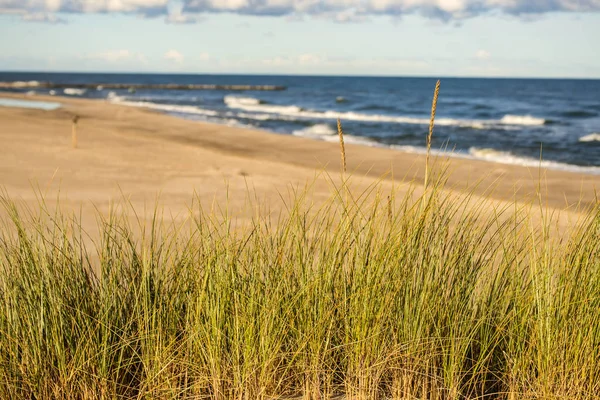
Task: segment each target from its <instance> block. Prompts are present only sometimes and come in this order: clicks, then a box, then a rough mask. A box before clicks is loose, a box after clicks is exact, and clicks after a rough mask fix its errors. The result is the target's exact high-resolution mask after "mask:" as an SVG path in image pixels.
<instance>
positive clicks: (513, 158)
mask: <svg viewBox="0 0 600 400" xmlns="http://www.w3.org/2000/svg"><path fill="white" fill-rule="evenodd" d="M469 155H470V156H471V157H472V158H474V159H478V160H485V161H492V162H496V163H500V164H510V165H519V166H523V167H534V168H538V167H541V168H548V169H557V170H563V171H571V172H582V173H591V174H600V167H584V166H580V165H573V164H566V163H561V162H558V161H549V160H543V159H542V160H539V159H536V158H533V157H525V156H518V155H515V154H513V153H511V152H508V151H502V150H496V149H489V148H477V147H471V148H470V149H469Z"/></svg>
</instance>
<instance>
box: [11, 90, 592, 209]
mask: <svg viewBox="0 0 600 400" xmlns="http://www.w3.org/2000/svg"><path fill="white" fill-rule="evenodd" d="M0 97H4V98H13V99H27V100H38V101H39V100H42V101H53V102H57V101H58V102H60V103H61V105H62V107H61V108H59V109H57V110H53V111H42V110H35V109H22V108H8V107H0V116H1V121H2V122H0V125H1V126H0V128H1V129H0V130H1V131H2V133H0V135H2V136H3V141H4V143H7V149H6V150H5V151H7V153H10V154H12V155H13V157H15V158H19V159H21V161H27V162H29V161H30V160H33V161H34V162H33V163H31V164H32V165H30V166H29V168H25V170H24V171H14V166H13V168H11V164H10V163H6V162H5V163H2V164H0V177H1V178H2V181H1V182H2V184H3V186H5V187H6V186H8V188H9V192H10V187H11V186H17V187H18V186H21V189H22V184H21V185H18V184H17V182H15V180H19V179H21V180H27V179H40V178H42V177H40V176H36V173H35V172H34V171H33V170H38V171H40V170H48V169H52V170H54V168H52V167H53V166H56V167H58V168H59V170H60V168H61V167H60V166H59V164H60V163H59V162H57V161H58V160H57V158H65V159H70V160H71V161H72V162H73V163H74V164H73V165H76V164H77V163H80V164H82V165H85V164H86V161H85V159H81V157H80V156H81V155H83V154H82V153H84V152H88V153H89V151H88V150H90V145H91V144H94V145H98V146H99V147H102V152H107V154H111V153H113V149H111V148H110V143H108V142H107V136H111V137H112V140H113V143H114V145H115V148H116V147H121V150H122V146H123V145H124V144H127V145H131V143H133V142H135V143H137V144H136V145H133V147H135V148H136V149H137V150H138V152H139V153H140V154H137V157H140V158H141V159H149V158H150V159H151V158H152V157H153V154H152V152H153V150H150V152H148V151H147V150H144V149H143V147H154V146H157V147H158V148H166V147H169V148H170V151H172V152H173V153H172V154H169V157H167V159H168V162H171V163H172V162H174V160H177V159H178V156H177V152H178V151H181V152H182V154H184V153H185V155H184V156H182V157H184V158H185V157H190V153H194V154H195V155H196V156H199V154H198V153H199V152H200V153H202V157H201V158H203V160H202V162H199V163H197V164H194V163H191V164H190V165H189V168H188V169H187V170H186V169H185V168H184V169H183V170H182V169H181V168H166V170H163V171H161V174H162V175H163V176H162V179H160V182H162V184H163V185H162V186H161V187H160V189H161V190H163V193H165V192H164V190H166V189H165V186H166V187H168V186H169V185H168V180H169V178H168V177H166V175H170V176H171V178H180V177H181V176H182V175H185V172H186V171H187V172H189V173H190V174H192V175H198V174H200V175H202V174H204V175H206V174H207V173H208V172H210V173H208V175H211V174H212V175H213V176H211V179H209V181H211V182H212V184H215V182H216V181H217V180H219V179H216V178H217V177H218V176H219V175H221V174H222V172H223V171H220V172H219V169H220V168H219V166H221V167H222V169H223V170H225V171H230V172H231V171H233V175H235V174H236V172H235V171H237V174H238V175H239V177H242V178H244V179H246V178H247V177H251V180H252V181H253V183H256V182H259V183H260V184H259V186H261V187H267V186H276V187H279V188H281V187H282V185H283V186H284V187H285V186H286V185H287V183H289V182H296V183H299V182H302V183H306V182H307V181H308V180H309V179H310V178H311V177H314V176H315V170H317V171H321V170H322V171H324V172H326V173H329V174H337V173H338V172H339V144H338V143H331V142H327V141H323V140H314V139H308V138H303V137H297V136H293V135H284V134H277V133H272V132H268V131H263V130H257V129H249V128H239V127H229V126H225V125H218V124H214V123H209V122H201V121H192V120H187V119H184V118H180V117H176V116H172V115H168V114H165V113H163V112H160V111H157V110H152V109H148V108H143V107H131V106H126V105H119V104H118V103H117V104H115V103H111V102H107V101H106V100H93V99H77V98H71V97H63V96H43V95H35V96H29V95H25V94H13V93H0ZM74 114H77V115H79V116H80V117H81V120H80V123H79V127H78V129H79V130H80V136H81V137H80V145H81V149H78V150H81V151H67V150H71V149H70V146H69V143H70V141H69V140H70V130H71V116H72V115H74ZM343 122H344V121H343V120H342V124H343ZM49 127H52V132H54V133H55V135H54V136H51V137H46V138H43V134H41V133H40V132H39V131H40V130H42V129H44V128H49ZM15 128H18V131H19V132H20V134H19V133H17V132H14V130H15ZM23 133H26V136H28V137H31V138H32V139H36V138H37V139H44V140H46V141H47V142H48V143H51V144H52V148H53V149H52V150H51V151H44V154H45V155H47V156H48V157H47V158H43V159H38V158H39V157H37V156H36V152H35V151H33V150H35V148H30V149H24V148H23V146H22V144H21V145H20V144H19V143H18V138H19V136H22V135H23ZM434 135H435V132H434ZM59 136H64V138H65V140H64V141H63V143H61V144H60V145H59V144H58V137H59ZM51 139H54V140H51ZM67 139H69V140H67ZM61 140H62V139H61ZM42 141H43V140H42ZM150 142H152V143H153V144H152V145H150V144H149V143H150ZM98 146H97V147H98ZM38 150H40V149H38ZM46 150H48V149H46ZM102 152H100V153H98V154H97V155H96V156H95V157H94V159H96V160H97V161H100V164H101V160H100V159H99V158H100V156H101V153H102ZM346 152H347V159H348V171H349V173H351V174H352V175H353V176H356V177H359V178H363V177H366V178H370V179H382V178H383V179H385V180H386V181H388V182H389V181H390V178H392V177H393V178H394V181H396V182H398V181H404V182H407V181H413V182H415V183H417V184H420V182H422V181H423V178H424V164H425V155H424V154H418V153H411V152H402V150H398V149H389V148H384V147H370V146H364V145H355V144H352V143H348V144H347V146H346ZM75 153H79V154H75ZM67 154H68V156H67ZM112 155H113V156H114V155H116V154H112ZM122 155H123V156H125V157H127V156H130V157H132V159H136V158H137V157H136V154H134V153H127V152H126V153H123V154H122ZM74 158H76V160H75V159H74ZM192 158H193V157H192ZM9 159H10V157H9ZM433 160H437V161H436V162H437V163H438V166H439V165H440V162H442V161H444V160H448V162H449V164H448V165H449V167H448V168H449V175H448V177H447V178H448V179H447V180H448V182H447V186H446V187H447V188H449V189H451V190H456V191H459V192H464V191H465V189H469V190H473V193H474V194H476V195H480V196H486V197H490V198H493V199H496V200H499V201H512V200H517V201H519V202H531V201H532V200H535V199H536V198H537V196H538V195H537V192H538V191H539V189H540V188H542V192H543V193H544V195H543V199H544V204H547V205H548V206H550V207H552V208H557V209H565V208H571V207H575V206H579V207H587V206H590V205H593V204H594V203H595V202H596V200H597V199H596V197H595V193H594V189H596V190H598V189H600V176H599V175H592V174H585V173H579V172H571V171H561V170H553V169H547V168H545V167H542V168H541V169H540V168H533V167H524V166H518V165H511V164H501V163H495V162H493V161H482V160H478V159H469V158H466V157H465V158H463V157H456V156H455V157H446V155H445V154H444V155H440V154H434V157H433ZM13 161H14V160H13ZM120 161H132V160H123V159H121V160H120ZM156 161H157V162H158V161H160V157H159V158H157V159H156ZM163 161H167V160H163ZM124 164H127V162H125V163H124ZM242 164H243V165H242ZM259 164H262V165H259ZM88 167H90V168H91V167H92V166H91V165H89V166H88ZM123 167H124V168H125V170H126V168H127V167H126V165H123ZM136 167H137V168H140V171H139V172H140V173H141V174H142V175H143V170H144V167H143V166H140V165H139V164H136ZM207 168H208V169H209V171H208V172H207ZM211 168H212V170H211ZM11 169H12V171H11ZM105 172H106V171H95V172H94V171H90V174H91V175H93V174H97V175H98V177H100V178H103V179H106V180H105V185H106V184H109V182H110V179H109V178H108V177H106V176H105V175H106V174H105ZM24 173H25V176H23V175H24ZM146 173H147V174H152V173H153V172H152V171H151V168H146ZM286 174H287V175H286ZM41 175H44V176H46V175H48V173H47V171H46V172H44V173H42V174H41ZM129 175H130V174H127V173H123V174H122V175H121V177H122V178H123V179H125V180H127V179H128V178H130V176H129ZM230 175H231V174H230ZM386 176H387V177H386ZM9 178H10V179H9ZM23 178H26V179H23ZM72 178H73V177H71V179H72ZM113 178H115V177H113ZM116 178H117V179H113V181H112V183H110V184H114V183H115V182H120V178H119V177H116ZM257 178H258V179H257ZM287 178H289V179H287ZM150 180H151V179H150ZM6 183H8V185H7V184H6ZM189 183H190V186H188V188H187V189H188V192H189V193H191V192H192V190H195V189H196V187H195V186H194V184H193V179H192V180H191V181H190V182H189ZM78 184H82V185H83V186H87V185H89V182H82V181H81V179H73V188H75V187H77V185H78ZM184 186H185V185H183V186H179V185H177V191H181V190H183V187H184ZM146 189H147V188H146ZM156 189H159V188H158V187H157V188H156ZM169 190H173V189H169ZM146 191H147V190H146ZM18 192H22V190H18Z"/></svg>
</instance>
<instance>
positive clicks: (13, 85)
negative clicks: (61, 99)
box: [0, 81, 286, 91]
mask: <svg viewBox="0 0 600 400" xmlns="http://www.w3.org/2000/svg"><path fill="white" fill-rule="evenodd" d="M21 88H45V89H66V88H73V89H126V90H142V89H164V90H231V91H245V90H261V91H277V90H285V89H286V87H285V86H277V85H211V84H206V85H202V84H198V85H196V84H189V85H182V84H176V83H164V84H137V83H136V84H128V83H54V82H37V81H30V82H0V89H21Z"/></svg>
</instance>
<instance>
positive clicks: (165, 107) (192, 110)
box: [107, 92, 219, 116]
mask: <svg viewBox="0 0 600 400" xmlns="http://www.w3.org/2000/svg"><path fill="white" fill-rule="evenodd" d="M107 99H108V100H109V101H111V102H112V103H116V104H119V105H124V106H130V107H142V108H149V109H152V110H159V111H165V112H172V113H181V114H194V115H205V116H217V115H219V113H218V112H216V111H212V110H205V109H203V108H200V107H196V106H178V105H174V104H157V103H152V102H149V101H129V100H126V99H125V98H124V97H122V96H117V95H116V94H115V93H114V92H110V93H109V94H108V96H107Z"/></svg>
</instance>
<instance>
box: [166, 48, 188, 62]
mask: <svg viewBox="0 0 600 400" xmlns="http://www.w3.org/2000/svg"><path fill="white" fill-rule="evenodd" d="M164 57H165V59H167V60H169V61H173V62H174V63H177V64H181V63H182V62H183V59H184V57H183V54H181V53H180V52H178V51H177V50H169V51H167V52H166V53H165V55H164Z"/></svg>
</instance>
